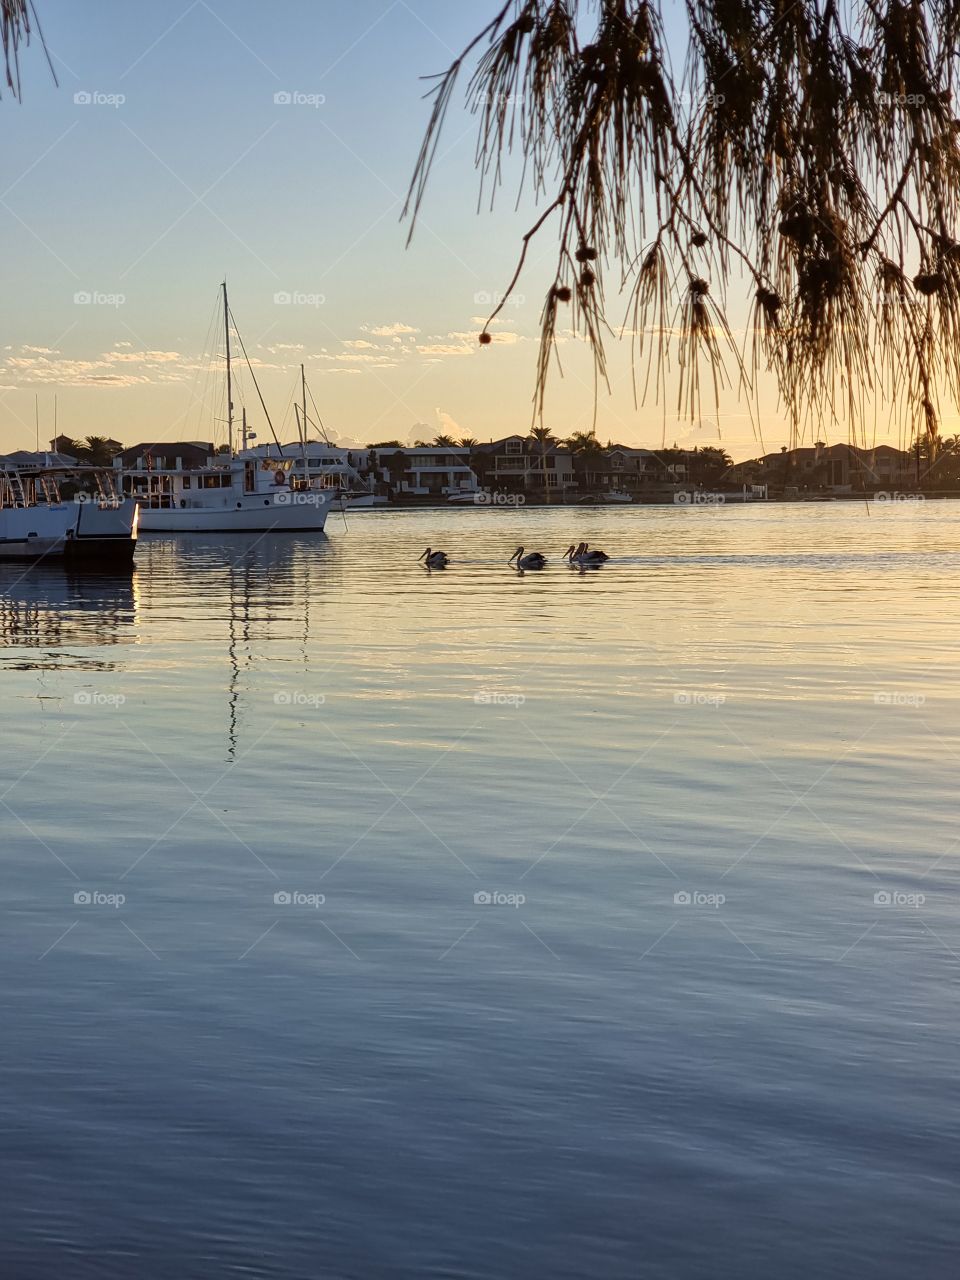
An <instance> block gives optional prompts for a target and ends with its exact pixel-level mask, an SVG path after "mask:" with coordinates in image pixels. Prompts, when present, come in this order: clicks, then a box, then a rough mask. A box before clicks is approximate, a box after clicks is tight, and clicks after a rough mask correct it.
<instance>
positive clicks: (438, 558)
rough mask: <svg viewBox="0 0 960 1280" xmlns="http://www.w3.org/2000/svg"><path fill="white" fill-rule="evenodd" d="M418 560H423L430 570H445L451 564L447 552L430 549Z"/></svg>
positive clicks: (418, 557)
mask: <svg viewBox="0 0 960 1280" xmlns="http://www.w3.org/2000/svg"><path fill="white" fill-rule="evenodd" d="M417 559H418V560H422V561H423V563H424V564H425V565H426V567H427V568H428V569H445V568H446V567H447V565H448V564H449V563H450V557H449V556H448V555H447V553H446V552H445V551H431V549H430V548H429V547H427V549H426V551H425V552H424V553H423V555H422V556H417Z"/></svg>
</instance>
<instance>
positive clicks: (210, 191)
mask: <svg viewBox="0 0 960 1280" xmlns="http://www.w3.org/2000/svg"><path fill="white" fill-rule="evenodd" d="M37 7H38V10H39V13H40V17H41V21H42V23H43V27H44V33H45V35H46V38H47V43H48V46H49V49H50V52H51V55H52V57H53V61H54V65H55V68H56V72H57V76H58V78H59V81H60V83H59V87H56V86H55V85H54V84H53V83H52V80H51V77H50V75H49V72H48V70H47V68H46V66H45V64H44V62H43V58H42V54H41V52H40V49H39V47H37V46H34V47H32V48H31V49H30V50H29V51H28V52H27V53H26V55H25V57H24V60H23V74H24V82H25V91H24V97H23V102H22V104H18V103H16V102H15V101H13V100H12V99H11V98H10V97H9V96H5V97H4V100H3V102H2V103H0V129H2V136H3V141H4V146H5V163H4V175H5V178H4V181H3V183H0V192H2V195H0V229H2V235H3V237H4V246H5V250H6V253H5V266H6V270H7V285H8V293H7V299H6V305H5V306H4V308H3V314H2V317H0V388H2V389H0V448H12V447H16V446H23V445H27V444H30V443H31V442H32V439H33V434H34V426H33V423H34V404H35V397H36V396H37V395H39V397H40V414H41V423H42V429H41V436H42V437H44V438H47V437H49V436H50V435H51V434H52V426H53V403H54V396H56V398H57V409H58V422H59V425H60V428H61V430H63V431H64V432H66V433H68V434H72V435H87V434H110V435H113V436H116V437H117V438H119V439H121V440H123V441H124V442H133V441H136V440H140V439H146V438H202V439H211V438H218V437H219V438H222V430H221V429H220V428H219V427H217V426H216V424H215V423H214V421H213V418H214V417H215V416H216V412H217V404H216V397H217V395H218V394H219V392H218V388H219V385H220V379H219V377H217V376H216V375H215V374H212V373H211V369H210V365H209V360H207V361H206V362H205V361H204V359H203V355H204V350H205V339H206V337H207V332H208V326H209V323H210V320H211V316H212V313H213V308H214V305H215V301H216V292H217V287H218V285H219V282H220V280H221V279H222V278H223V276H224V275H225V274H226V276H227V278H228V280H229V284H230V290H231V303H232V308H233V311H234V314H235V316H236V318H237V321H238V324H239V326H240V328H241V331H242V333H243V336H244V340H245V342H246V344H247V347H248V350H249V352H250V354H251V357H252V359H253V360H254V361H255V362H256V363H257V364H258V365H259V366H260V370H259V375H258V376H260V380H261V383H262V386H263V389H264V393H265V395H266V398H267V401H268V404H269V405H270V406H271V413H272V414H273V415H274V416H275V417H276V418H277V419H282V418H284V410H285V406H286V405H287V403H288V401H289V397H290V393H291V390H292V388H293V384H294V379H295V377H296V375H297V371H298V365H299V361H300V360H301V359H303V360H304V362H305V363H306V365H307V373H308V378H309V380H310V384H311V387H312V389H313V393H314V395H315V397H316V400H317V403H318V405H319V406H320V409H321V412H322V414H323V417H324V421H325V422H326V423H327V425H328V426H330V427H331V429H332V430H333V431H335V432H337V433H338V434H339V435H340V436H341V437H342V438H344V439H350V440H359V441H373V440H377V439H384V438H392V437H399V438H401V439H405V438H407V437H408V436H409V435H410V433H411V432H413V431H414V430H415V427H416V424H418V423H419V424H425V426H426V427H427V428H429V430H431V431H432V430H436V429H438V428H439V427H440V426H444V427H446V428H448V429H450V430H453V431H455V432H456V431H459V432H461V433H464V434H470V435H474V436H477V437H479V438H481V439H487V438H490V437H491V436H495V435H500V434H504V433H506V432H508V431H511V430H518V429H519V430H526V428H527V427H528V426H529V425H530V396H531V392H532V387H533V380H534V369H535V363H536V338H537V333H538V330H539V311H540V302H541V299H542V297H543V292H544V289H545V287H546V285H547V283H548V281H549V279H550V276H551V267H552V250H553V242H552V241H551V239H550V238H549V236H547V237H545V238H544V239H543V240H542V242H541V243H540V244H539V246H538V248H537V249H536V252H535V253H534V254H533V255H532V259H531V264H530V268H529V270H528V271H527V272H526V274H525V275H524V278H523V279H522V281H521V283H520V285H519V289H518V293H519V295H520V299H521V300H520V301H518V302H517V304H516V305H513V306H510V307H508V308H506V312H505V315H504V320H503V323H501V324H500V325H499V326H498V331H497V340H496V341H495V343H494V344H493V345H492V346H491V347H488V348H483V349H480V348H479V347H478V344H477V343H476V337H475V335H476V332H477V329H478V327H479V325H478V319H477V318H478V317H481V316H483V315H484V314H485V306H484V303H483V301H482V299H483V298H484V296H490V295H494V294H496V293H497V291H498V290H501V289H502V288H503V287H504V285H505V283H506V282H507V280H508V279H509V277H510V275H511V272H512V267H513V263H514V260H515V254H516V252H517V248H518V245H519V237H520V234H521V233H522V231H523V230H524V229H525V228H526V225H527V224H528V223H529V221H530V217H531V210H532V205H530V204H525V206H524V207H522V208H521V209H520V210H519V211H518V210H515V208H514V198H515V195H516V190H517V178H518V174H517V171H516V170H515V169H514V170H512V171H511V170H510V169H509V167H508V170H507V183H506V186H505V189H504V191H503V192H502V195H501V198H500V199H499V201H498V204H497V207H496V212H495V214H494V215H493V216H490V215H489V214H487V213H483V214H481V215H479V216H478V214H477V195H478V181H477V176H476V172H475V169H474V165H473V154H474V142H475V131H474V122H473V120H472V117H471V116H470V115H469V114H467V113H466V112H465V111H464V110H463V109H462V106H461V103H462V99H460V100H458V101H457V103H456V104H455V107H454V109H453V110H452V112H451V115H450V118H449V121H448V125H447V129H446V132H445V134H444V136H443V140H442V142H441V146H440V158H439V161H438V164H437V166H436V170H435V173H434V176H433V180H432V184H431V186H430V188H429V192H428V198H427V203H426V206H425V209H424V213H423V219H422V222H421V223H420V224H419V226H418V229H417V233H416V236H415V238H414V241H413V245H412V247H411V248H409V249H406V248H405V247H404V246H405V238H406V226H405V225H401V223H400V221H399V214H400V208H401V205H402V200H403V197H404V195H405V192H406V188H407V184H408V182H409V179H410V175H411V173H412V169H413V165H414V163H415V160H416V155H417V151H418V149H419V145H420V141H421V138H422V135H423V129H424V126H425V123H426V120H427V115H428V106H427V104H426V103H425V102H424V100H423V93H424V90H425V87H426V86H425V85H424V83H423V81H422V80H421V77H422V76H425V75H429V74H430V73H435V72H438V71H440V70H442V69H443V68H445V67H446V65H447V64H448V63H449V62H450V61H451V59H452V57H453V55H454V53H455V52H458V51H459V50H460V49H461V47H462V46H463V45H464V44H465V43H466V42H467V41H468V40H469V39H470V38H471V37H472V36H473V35H475V34H476V32H477V30H478V29H479V27H480V26H481V25H482V23H483V22H484V21H485V20H486V18H487V16H488V15H489V14H492V13H493V12H494V9H495V7H496V6H495V5H494V4H492V3H481V4H475V5H473V4H464V3H450V2H449V0H350V3H343V0H336V2H334V0H319V2H318V0H310V2H309V3H308V2H307V0H278V3H276V4H274V5H272V6H267V7H265V6H263V5H262V4H259V3H254V0H174V2H172V3H169V4H166V5H163V6H147V5H131V4H129V3H121V0H98V3H97V4H96V5H89V6H87V5H84V6H81V5H77V4H76V3H75V2H74V0H37ZM277 94H288V95H291V97H292V98H293V99H294V100H293V101H290V102H277V101H276V100H275V95H277ZM77 95H81V97H80V99H79V100H78V97H77ZM83 95H88V96H89V97H90V98H91V99H92V100H91V101H85V100H83ZM121 99H122V100H121ZM4 188H5V189H4ZM77 295H80V296H81V297H83V296H89V297H91V298H92V299H93V301H91V302H82V301H81V302H77V301H75V298H76V297H77ZM277 295H281V297H282V296H283V295H290V296H291V297H292V298H295V299H299V301H294V302H291V303H284V302H282V301H281V302H279V303H278V302H277V301H275V299H276V297H277ZM478 299H479V301H478ZM612 318H613V319H614V320H619V318H620V317H619V315H616V314H615V315H614V316H613V317H612ZM207 354H208V356H209V351H208V352H207ZM563 360H564V370H565V375H566V376H565V377H564V378H563V379H562V380H560V379H559V378H555V379H554V381H553V382H552V384H551V392H550V397H549V400H548V407H547V410H548V411H547V422H548V424H549V425H551V426H552V427H553V429H554V430H556V431H557V432H558V433H561V434H562V433H566V432H568V431H570V430H574V429H577V428H581V427H589V426H590V425H591V424H592V421H593V383H592V363H591V360H590V358H589V355H588V353H587V352H586V351H585V350H584V349H583V348H582V347H581V346H580V345H579V344H577V343H570V344H568V345H567V346H566V347H565V348H564V351H563ZM612 376H613V380H614V383H615V387H614V394H613V395H612V396H611V397H607V396H606V394H605V393H604V394H601V398H600V409H599V414H598V418H597V428H598V432H599V434H600V436H601V437H602V438H604V439H606V438H615V439H619V440H623V441H627V442H631V443H637V444H651V445H653V444H659V443H660V442H661V440H662V439H663V438H664V433H666V439H667V443H670V442H671V440H673V439H680V440H681V441H682V442H685V443H690V442H693V441H694V440H700V442H704V443H713V442H715V436H716V432H715V430H714V428H713V427H712V426H710V427H708V428H706V429H704V430H703V431H701V432H699V433H698V432H697V431H693V432H691V428H690V425H689V424H683V423H679V424H678V423H677V421H676V413H675V404H671V405H670V406H668V408H667V411H666V425H665V421H664V411H663V409H662V407H661V408H658V407H657V406H655V405H651V406H648V407H646V408H641V409H640V410H637V409H636V408H635V407H634V404H633V395H632V389H631V382H632V379H631V370H630V353H629V346H628V344H623V348H622V349H621V350H619V351H618V352H616V353H615V355H614V357H613V360H612ZM246 399H247V403H248V404H249V406H250V410H251V421H252V422H253V424H254V425H255V426H257V427H258V429H259V430H261V431H263V429H264V428H263V425H262V423H261V422H259V421H257V419H258V418H259V417H260V416H261V415H260V411H259V408H255V405H254V399H253V393H252V389H251V388H250V387H247V388H246ZM763 404H764V442H765V444H766V445H767V447H773V446H775V445H777V444H779V443H781V442H782V441H783V440H785V438H786V427H785V425H784V423H783V420H782V416H781V415H780V414H778V412H777V409H776V400H775V397H773V396H770V395H769V394H767V396H766V398H765V400H764V401H763ZM286 422H287V424H288V427H287V431H286V432H285V434H290V433H291V431H292V419H291V418H290V417H289V413H287V416H286ZM721 425H722V434H723V441H724V443H725V444H726V446H727V447H728V448H729V449H730V451H731V452H732V453H734V455H735V456H738V457H743V456H750V455H751V454H753V453H756V452H758V451H759V445H758V444H757V443H756V442H755V440H754V436H753V430H752V428H751V426H750V423H749V419H748V417H747V415H746V413H745V411H744V410H743V409H742V407H740V406H738V405H737V403H736V401H735V400H731V401H730V403H729V404H726V405H725V406H724V412H723V414H722V419H721ZM421 434H422V432H421ZM834 436H838V438H843V437H842V434H839V433H836V432H835V433H834ZM261 438H262V437H261Z"/></svg>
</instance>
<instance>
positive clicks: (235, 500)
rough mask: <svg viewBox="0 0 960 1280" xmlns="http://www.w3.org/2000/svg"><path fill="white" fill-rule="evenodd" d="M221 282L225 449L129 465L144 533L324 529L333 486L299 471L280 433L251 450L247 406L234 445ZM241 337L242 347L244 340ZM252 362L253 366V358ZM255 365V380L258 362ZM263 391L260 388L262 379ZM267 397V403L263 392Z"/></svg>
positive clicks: (127, 483)
mask: <svg viewBox="0 0 960 1280" xmlns="http://www.w3.org/2000/svg"><path fill="white" fill-rule="evenodd" d="M221 289H222V291H223V337H224V347H225V356H226V412H227V418H226V427H227V443H226V451H225V452H224V453H213V454H211V456H210V457H207V458H206V459H204V460H203V461H202V462H200V463H199V464H194V465H186V466H185V465H183V463H182V462H180V461H179V460H178V463H179V465H177V466H175V467H174V468H172V469H171V468H168V467H164V468H162V469H161V468H160V467H158V466H155V465H154V459H153V458H152V457H151V456H145V457H141V458H139V459H138V460H137V463H136V464H135V465H134V466H132V467H131V466H127V467H125V468H124V469H123V480H122V483H123V488H124V491H125V492H126V493H127V494H128V495H129V496H130V497H132V498H134V499H135V500H136V501H137V502H138V504H139V507H140V527H141V529H142V530H143V531H144V532H145V533H257V532H263V533H269V532H274V531H276V532H296V533H307V532H319V531H320V530H322V529H323V526H324V524H325V522H326V519H327V514H328V512H329V510H330V507H331V505H332V503H333V498H334V492H333V490H330V489H326V490H324V489H321V488H318V487H312V486H311V484H310V482H309V481H308V480H305V479H304V478H303V477H302V476H300V475H297V474H296V473H295V472H294V470H293V468H294V464H295V459H294V458H293V457H291V456H289V455H288V454H286V452H285V451H284V449H283V447H282V446H281V445H280V443H279V441H277V442H276V445H275V448H270V449H268V450H267V451H266V452H265V453H263V454H260V455H259V456H252V455H251V453H250V452H248V451H247V450H246V443H247V436H248V432H247V427H246V410H244V411H243V433H242V448H241V451H240V452H239V453H237V452H236V451H235V450H234V421H235V418H234V405H233V368H232V362H231V342H230V338H231V320H232V315H231V312H230V305H229V302H228V301H227V285H226V281H224V282H223V284H222V286H221ZM240 345H241V349H243V343H242V340H241V343H240ZM244 355H246V352H245V351H244ZM247 365H248V367H249V366H250V362H249V360H247ZM250 373H251V376H253V377H254V382H256V377H255V375H254V374H253V369H252V368H250ZM257 392H258V395H259V394H260V389H259V387H257ZM260 400H261V403H262V402H263V397H262V395H260ZM264 411H265V412H266V406H265V405H264ZM268 421H269V417H268ZM271 429H272V427H271Z"/></svg>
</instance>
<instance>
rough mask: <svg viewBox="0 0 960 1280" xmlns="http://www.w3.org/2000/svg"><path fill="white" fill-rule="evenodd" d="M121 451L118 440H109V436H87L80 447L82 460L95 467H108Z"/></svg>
mask: <svg viewBox="0 0 960 1280" xmlns="http://www.w3.org/2000/svg"><path fill="white" fill-rule="evenodd" d="M122 450H123V445H122V444H121V443H120V442H119V440H111V439H110V437H109V436H87V438H86V440H84V442H83V446H82V452H83V460H84V462H90V463H92V464H93V465H94V466H97V467H109V466H111V465H112V464H113V460H114V458H115V457H116V456H117V454H118V453H120V452H121V451H122Z"/></svg>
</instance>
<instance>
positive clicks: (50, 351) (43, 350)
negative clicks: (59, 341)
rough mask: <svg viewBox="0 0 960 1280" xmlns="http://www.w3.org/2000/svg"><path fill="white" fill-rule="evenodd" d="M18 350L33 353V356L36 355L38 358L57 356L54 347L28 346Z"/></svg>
mask: <svg viewBox="0 0 960 1280" xmlns="http://www.w3.org/2000/svg"><path fill="white" fill-rule="evenodd" d="M20 350H21V351H32V352H33V353H34V355H38V356H55V355H56V354H57V350H56V348H55V347H29V346H24V347H21V348H20Z"/></svg>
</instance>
